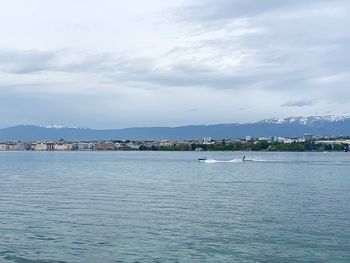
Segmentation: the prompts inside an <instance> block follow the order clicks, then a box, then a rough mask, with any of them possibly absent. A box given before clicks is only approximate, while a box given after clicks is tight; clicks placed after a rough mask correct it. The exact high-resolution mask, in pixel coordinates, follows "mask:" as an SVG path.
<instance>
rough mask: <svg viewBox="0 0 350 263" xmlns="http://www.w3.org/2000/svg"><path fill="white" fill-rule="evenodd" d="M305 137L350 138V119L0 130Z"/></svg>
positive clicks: (66, 135) (13, 133) (38, 135)
mask: <svg viewBox="0 0 350 263" xmlns="http://www.w3.org/2000/svg"><path fill="white" fill-rule="evenodd" d="M304 133H312V134H314V135H350V117H347V116H336V115H328V116H309V117H302V116H299V117H289V118H284V119H282V118H281V119H279V118H272V119H266V120H263V121H259V122H256V123H244V124H238V123H232V124H215V125H188V126H180V127H174V128H171V127H140V128H127V129H111V130H94V129H88V128H73V127H69V128H68V127H61V126H57V125H51V126H49V127H40V126H33V125H20V126H15V127H10V128H4V129H0V141H2V140H22V141H35V140H59V139H64V140H192V139H196V140H201V139H203V138H204V137H211V138H213V139H219V140H220V139H238V138H245V136H247V135H249V136H252V137H269V136H283V137H299V136H303V135H304Z"/></svg>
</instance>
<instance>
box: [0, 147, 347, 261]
mask: <svg viewBox="0 0 350 263" xmlns="http://www.w3.org/2000/svg"><path fill="white" fill-rule="evenodd" d="M244 154H245V155H247V158H248V159H250V160H252V161H250V162H245V163H243V162H241V161H240V158H241V157H242V155H243V153H239V152H235V153H222V152H211V153H204V155H207V157H208V158H210V159H212V160H216V161H228V160H235V161H232V162H215V161H213V162H209V163H199V162H197V161H196V159H197V158H198V157H201V155H203V153H195V152H0V262H24V263H32V262H350V154H349V153H248V154H247V153H244Z"/></svg>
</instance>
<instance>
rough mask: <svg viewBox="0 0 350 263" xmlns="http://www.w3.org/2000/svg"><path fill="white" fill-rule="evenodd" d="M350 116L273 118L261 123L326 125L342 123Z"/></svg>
mask: <svg viewBox="0 0 350 263" xmlns="http://www.w3.org/2000/svg"><path fill="white" fill-rule="evenodd" d="M349 119H350V117H349V116H339V115H326V116H308V117H305V116H297V117H289V118H271V119H266V120H262V121H260V123H269V124H299V125H312V124H314V123H324V122H342V121H345V120H349Z"/></svg>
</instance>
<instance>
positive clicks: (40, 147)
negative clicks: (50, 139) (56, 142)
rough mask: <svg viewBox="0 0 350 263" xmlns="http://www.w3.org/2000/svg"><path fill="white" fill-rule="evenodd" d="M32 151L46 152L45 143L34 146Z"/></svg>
mask: <svg viewBox="0 0 350 263" xmlns="http://www.w3.org/2000/svg"><path fill="white" fill-rule="evenodd" d="M33 149H34V151H46V150H47V145H46V143H43V142H39V143H37V144H35V145H34V147H33Z"/></svg>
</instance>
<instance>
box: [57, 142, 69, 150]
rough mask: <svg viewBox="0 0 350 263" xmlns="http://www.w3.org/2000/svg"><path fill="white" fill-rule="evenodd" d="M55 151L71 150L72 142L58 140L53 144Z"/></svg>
mask: <svg viewBox="0 0 350 263" xmlns="http://www.w3.org/2000/svg"><path fill="white" fill-rule="evenodd" d="M54 150H55V151H71V150H72V144H70V143H62V142H58V143H56V144H55V145H54Z"/></svg>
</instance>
